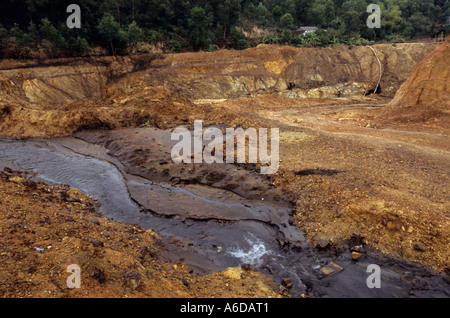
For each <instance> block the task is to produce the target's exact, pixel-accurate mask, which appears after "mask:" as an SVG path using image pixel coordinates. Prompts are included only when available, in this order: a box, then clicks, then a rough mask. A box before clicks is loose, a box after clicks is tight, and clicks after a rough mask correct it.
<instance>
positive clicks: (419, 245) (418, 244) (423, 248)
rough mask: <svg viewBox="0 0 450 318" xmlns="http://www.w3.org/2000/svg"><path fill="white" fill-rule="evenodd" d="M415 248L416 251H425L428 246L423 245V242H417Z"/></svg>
mask: <svg viewBox="0 0 450 318" xmlns="http://www.w3.org/2000/svg"><path fill="white" fill-rule="evenodd" d="M414 249H415V250H416V251H419V252H425V251H426V250H427V248H426V247H425V245H423V244H421V243H416V244H414Z"/></svg>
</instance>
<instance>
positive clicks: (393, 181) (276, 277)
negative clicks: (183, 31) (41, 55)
mask: <svg viewBox="0 0 450 318" xmlns="http://www.w3.org/2000/svg"><path fill="white" fill-rule="evenodd" d="M448 59H449V42H448V41H447V42H446V43H444V44H442V45H441V44H425V43H414V44H394V45H387V44H379V45H374V46H373V47H346V46H342V47H335V48H321V49H319V48H317V49H299V48H292V47H278V46H259V47H257V48H253V49H248V50H244V51H225V50H223V51H218V52H214V53H201V52H200V53H185V54H174V55H145V56H130V57H114V58H113V57H101V58H100V57H97V58H94V57H93V58H83V59H67V60H65V59H61V60H43V61H42V60H41V61H2V63H1V65H0V69H1V70H0V85H1V87H2V93H1V95H0V119H1V122H0V129H1V135H2V137H3V139H1V140H0V164H1V168H4V170H3V172H1V192H2V198H1V200H0V206H1V214H0V222H1V223H0V224H1V236H2V239H1V241H0V247H1V253H0V257H1V265H0V266H1V267H0V294H1V295H2V296H3V297H97V296H100V297H448V296H449V293H450V289H449V282H448V274H449V272H448V271H449V268H448V264H449V249H448V247H449V231H450V228H449V202H448V199H449V196H448V195H449V194H448V186H447V185H448V183H449V172H450V166H449V162H450V160H449V143H448V133H449V113H448V109H449V100H450V96H449V94H450V89H449V87H448V82H449V67H448V63H447V62H446V61H448ZM380 72H381V77H380ZM195 120H202V122H203V126H204V128H206V127H218V128H220V129H223V130H224V129H225V128H228V127H230V128H236V127H242V128H244V129H245V128H249V127H253V128H279V130H280V140H279V142H280V156H279V157H280V167H279V169H278V171H277V173H275V174H273V175H262V174H260V173H259V171H260V166H259V165H258V164H250V163H247V164H206V163H198V164H194V163H192V164H176V163H174V162H173V161H172V158H171V156H170V151H171V149H172V146H173V145H174V143H175V141H172V140H171V138H170V136H171V132H172V130H173V129H174V128H176V127H180V126H182V127H186V128H188V129H192V128H193V122H194V121H195ZM69 264H78V265H79V266H80V267H81V273H82V288H80V289H69V288H68V287H67V285H66V279H67V277H68V275H69V273H67V272H66V268H67V266H68V265H69ZM369 264H377V265H379V266H380V268H381V273H382V288H380V289H378V288H374V289H370V288H368V287H367V284H366V279H367V277H368V273H367V272H366V270H367V267H368V265H369Z"/></svg>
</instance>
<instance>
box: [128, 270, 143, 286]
mask: <svg viewBox="0 0 450 318" xmlns="http://www.w3.org/2000/svg"><path fill="white" fill-rule="evenodd" d="M125 283H126V285H128V286H129V287H131V288H133V289H138V288H139V286H140V285H141V275H140V274H139V273H136V272H127V273H125Z"/></svg>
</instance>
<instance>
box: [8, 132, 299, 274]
mask: <svg viewBox="0 0 450 318" xmlns="http://www.w3.org/2000/svg"><path fill="white" fill-rule="evenodd" d="M69 148H70V149H69ZM83 152H85V153H84V154H83ZM87 154H89V156H88V155H87ZM94 156H95V157H94ZM106 160H108V161H106ZM0 161H2V162H4V163H5V162H9V163H11V164H12V165H13V166H14V167H16V168H17V169H20V170H24V171H32V172H34V173H35V178H37V179H38V180H43V181H46V182H50V183H53V184H64V185H69V186H70V187H72V188H78V189H79V190H81V191H83V192H84V193H87V194H89V195H90V196H91V197H92V198H94V199H96V200H97V201H98V202H99V203H100V212H101V213H102V214H104V215H105V216H106V217H109V218H111V219H114V220H116V221H119V222H126V223H132V224H139V225H140V226H142V227H144V228H150V229H152V230H154V231H157V232H158V233H159V234H160V235H161V236H163V237H164V238H165V240H166V242H172V243H173V242H174V238H177V239H178V240H181V241H177V242H178V243H180V242H188V243H189V244H188V245H189V246H190V247H188V248H185V253H184V257H185V260H184V261H185V262H186V263H187V264H188V265H190V261H191V259H190V258H191V256H192V255H196V256H197V258H196V257H194V258H193V259H194V261H193V262H192V263H191V265H192V266H193V267H194V268H196V269H197V270H198V273H206V272H209V271H210V270H223V269H225V268H227V267H231V266H239V265H242V264H244V263H248V264H250V265H254V266H255V267H259V266H262V265H263V263H264V262H267V258H264V256H266V255H268V254H270V253H273V254H276V253H280V250H279V244H278V242H277V239H285V238H292V239H295V240H303V235H302V234H301V233H300V232H299V231H297V230H296V229H295V230H292V231H286V234H285V233H283V232H282V231H281V230H284V227H282V226H280V225H279V223H280V222H287V219H288V218H289V210H288V209H287V208H278V209H277V208H276V207H275V206H271V205H267V204H263V203H261V202H253V201H252V200H247V199H245V198H242V197H240V196H236V195H235V194H233V193H231V192H229V193H228V192H227V191H225V190H220V189H214V188H210V187H207V186H198V185H186V186H183V187H178V186H172V185H167V184H158V183H154V182H150V181H149V180H146V179H144V178H142V177H137V176H130V175H127V174H124V173H123V171H122V170H121V167H120V163H117V162H115V160H114V158H110V157H108V155H107V151H105V149H101V147H93V146H92V145H90V144H88V143H86V142H83V141H80V140H77V139H71V138H60V139H54V140H46V141H38V140H30V141H12V140H0ZM143 211H144V212H143ZM145 212H147V213H145ZM178 243H177V244H178ZM175 245H176V244H175ZM183 248H184V247H183ZM177 253H178V252H177ZM177 253H176V254H177ZM172 256H173V255H172ZM173 257H179V255H177V256H173ZM199 257H200V258H199ZM202 263H203V264H202Z"/></svg>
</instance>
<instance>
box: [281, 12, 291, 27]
mask: <svg viewBox="0 0 450 318" xmlns="http://www.w3.org/2000/svg"><path fill="white" fill-rule="evenodd" d="M280 23H281V26H282V27H284V28H292V27H293V26H294V18H293V17H292V15H291V14H290V13H286V14H285V15H283V16H282V17H281V19H280Z"/></svg>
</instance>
